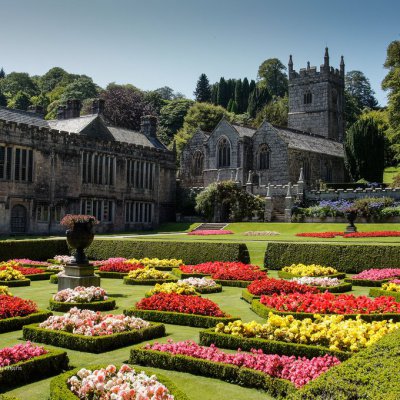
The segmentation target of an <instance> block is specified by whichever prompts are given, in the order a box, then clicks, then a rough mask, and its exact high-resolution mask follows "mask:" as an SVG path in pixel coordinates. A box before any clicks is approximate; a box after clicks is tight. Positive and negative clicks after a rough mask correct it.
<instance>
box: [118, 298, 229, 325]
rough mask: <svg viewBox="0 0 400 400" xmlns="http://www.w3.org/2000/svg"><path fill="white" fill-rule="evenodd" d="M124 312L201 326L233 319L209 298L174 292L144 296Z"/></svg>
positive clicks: (156, 319) (146, 317)
mask: <svg viewBox="0 0 400 400" xmlns="http://www.w3.org/2000/svg"><path fill="white" fill-rule="evenodd" d="M124 314H126V315H135V316H138V317H141V318H145V319H147V320H150V321H160V322H165V323H170V324H176V325H189V326H196V327H203V328H205V327H206V328H208V327H210V326H215V325H216V324H217V323H218V322H221V321H224V322H226V321H233V320H235V318H233V317H231V316H230V315H228V314H226V313H224V312H223V311H221V309H220V308H219V307H218V305H217V304H215V303H214V302H213V301H211V300H209V299H204V298H202V297H198V296H191V295H180V294H175V293H172V294H168V293H158V294H155V295H153V296H151V297H148V298H144V299H142V300H140V301H139V302H138V303H136V305H135V307H134V308H130V309H128V310H125V311H124Z"/></svg>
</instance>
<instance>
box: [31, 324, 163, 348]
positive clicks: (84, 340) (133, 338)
mask: <svg viewBox="0 0 400 400" xmlns="http://www.w3.org/2000/svg"><path fill="white" fill-rule="evenodd" d="M164 335H165V326H164V325H163V324H152V325H151V326H150V327H148V328H145V329H140V330H133V331H127V332H120V333H114V334H113V335H104V336H84V335H76V334H73V333H69V332H65V331H55V330H50V329H43V328H39V326H38V325H36V324H35V325H27V326H24V327H23V336H24V339H26V340H31V341H33V342H38V343H47V344H51V345H53V346H59V347H64V348H66V349H72V350H79V351H86V352H89V353H103V352H105V351H109V350H114V349H118V348H120V347H124V346H129V345H131V344H135V343H140V342H143V341H145V340H151V339H155V338H159V337H162V336H164Z"/></svg>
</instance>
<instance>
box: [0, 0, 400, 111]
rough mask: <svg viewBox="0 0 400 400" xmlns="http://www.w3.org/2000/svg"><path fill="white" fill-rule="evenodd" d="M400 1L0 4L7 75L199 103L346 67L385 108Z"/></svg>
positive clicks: (46, 0) (9, 0)
mask: <svg viewBox="0 0 400 400" xmlns="http://www.w3.org/2000/svg"><path fill="white" fill-rule="evenodd" d="M399 15H400V2H399V1H397V0H380V1H376V0H374V1H372V0H335V1H330V0H329V1H326V0H318V1H314V0H302V1H300V0H297V1H289V0H286V1H285V0H275V1H272V0H246V1H244V0H243V1H240V0H213V1H211V0H196V1H195V0H130V1H129V0H112V1H104V0H64V1H59V0H34V1H32V0H0V21H1V22H0V38H1V47H0V49H1V50H0V66H3V67H4V69H5V70H6V72H11V71H26V72H29V73H30V74H31V75H35V74H43V73H45V72H46V71H47V70H48V69H50V68H51V67H53V66H60V67H62V68H64V69H66V70H67V71H69V72H74V73H81V74H87V75H89V76H91V77H93V79H94V81H95V82H96V83H98V84H99V85H100V86H103V87H104V86H106V85H107V83H109V82H113V81H115V82H117V83H131V84H133V85H135V86H137V87H139V88H141V89H143V90H151V89H156V88H158V87H161V86H170V87H172V88H173V89H174V90H176V91H180V92H182V93H184V94H185V95H186V96H187V97H192V95H193V90H194V87H195V84H196V81H197V79H198V77H199V75H200V74H201V73H203V72H204V73H205V74H207V76H208V78H209V80H210V82H215V81H217V80H218V79H219V78H220V77H221V76H224V77H225V78H243V77H245V76H247V77H248V78H249V79H255V78H256V76H257V70H258V66H259V65H260V64H261V62H262V61H264V60H265V59H267V58H272V57H277V58H279V59H280V60H281V61H282V62H283V63H284V64H285V65H286V64H287V61H288V57H289V54H293V61H294V66H295V69H299V68H302V67H305V66H306V62H307V61H310V62H311V65H317V66H319V65H320V64H321V63H322V62H323V54H324V47H325V46H326V45H327V46H328V47H329V52H330V56H331V65H333V66H335V67H337V66H338V65H339V59H340V56H341V55H342V54H343V55H344V57H345V63H346V70H347V71H349V70H361V71H363V72H364V74H365V75H366V76H367V77H368V78H369V79H370V81H371V84H372V87H373V89H374V90H375V92H376V95H377V98H378V100H379V103H380V104H381V105H384V104H385V103H386V96H385V93H384V92H383V91H382V90H381V88H380V83H381V81H382V79H383V78H384V76H385V74H386V70H385V69H384V68H383V63H384V61H385V57H386V48H387V45H388V44H389V43H390V42H391V41H393V40H400V24H399V22H398V21H399Z"/></svg>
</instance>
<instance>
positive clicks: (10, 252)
mask: <svg viewBox="0 0 400 400" xmlns="http://www.w3.org/2000/svg"><path fill="white" fill-rule="evenodd" d="M56 254H69V250H68V245H67V241H66V240H65V239H27V240H2V241H0V261H7V260H10V259H13V258H30V259H31V260H40V261H46V260H47V259H49V258H53V257H54V256H55V255H56Z"/></svg>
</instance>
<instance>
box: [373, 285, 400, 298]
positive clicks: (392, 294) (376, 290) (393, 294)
mask: <svg viewBox="0 0 400 400" xmlns="http://www.w3.org/2000/svg"><path fill="white" fill-rule="evenodd" d="M369 296H370V297H379V296H390V297H394V298H395V300H396V301H400V292H390V291H389V290H383V289H380V288H371V289H369Z"/></svg>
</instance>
